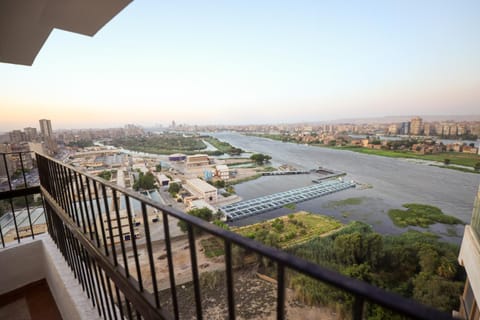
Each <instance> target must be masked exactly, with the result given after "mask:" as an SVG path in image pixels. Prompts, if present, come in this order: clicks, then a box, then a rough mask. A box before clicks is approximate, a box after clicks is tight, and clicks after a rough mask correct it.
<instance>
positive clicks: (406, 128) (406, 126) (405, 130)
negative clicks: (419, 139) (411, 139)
mask: <svg viewBox="0 0 480 320" xmlns="http://www.w3.org/2000/svg"><path fill="white" fill-rule="evenodd" d="M409 133H410V122H402V124H401V126H400V134H409Z"/></svg>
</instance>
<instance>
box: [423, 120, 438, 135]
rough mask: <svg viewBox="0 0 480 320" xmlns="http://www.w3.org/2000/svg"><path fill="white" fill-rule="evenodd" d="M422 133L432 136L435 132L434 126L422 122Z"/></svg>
mask: <svg viewBox="0 0 480 320" xmlns="http://www.w3.org/2000/svg"><path fill="white" fill-rule="evenodd" d="M423 134H424V135H426V136H432V135H434V134H435V127H434V126H432V125H431V124H430V123H424V124H423Z"/></svg>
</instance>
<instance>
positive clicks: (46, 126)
mask: <svg viewBox="0 0 480 320" xmlns="http://www.w3.org/2000/svg"><path fill="white" fill-rule="evenodd" d="M39 123H40V132H41V133H42V138H43V139H45V138H47V137H52V138H53V132H52V122H51V121H50V120H47V119H41V120H39Z"/></svg>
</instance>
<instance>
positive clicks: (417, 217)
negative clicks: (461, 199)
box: [388, 203, 463, 228]
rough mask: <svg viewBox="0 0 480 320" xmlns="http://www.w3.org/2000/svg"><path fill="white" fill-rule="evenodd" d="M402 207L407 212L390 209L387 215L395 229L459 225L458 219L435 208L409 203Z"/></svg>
mask: <svg viewBox="0 0 480 320" xmlns="http://www.w3.org/2000/svg"><path fill="white" fill-rule="evenodd" d="M403 207H405V208H407V210H399V209H391V210H389V211H388V215H389V216H390V218H391V219H392V221H393V223H394V224H395V225H396V226H397V227H407V226H420V227H423V228H427V227H428V226H429V225H431V224H434V223H436V222H438V223H444V224H461V223H463V222H462V221H461V220H460V219H458V218H455V217H452V216H449V215H446V214H444V213H443V212H442V210H440V209H439V208H437V207H433V206H428V205H423V204H415V203H409V204H404V205H403Z"/></svg>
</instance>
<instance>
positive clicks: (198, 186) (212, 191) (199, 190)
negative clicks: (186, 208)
mask: <svg viewBox="0 0 480 320" xmlns="http://www.w3.org/2000/svg"><path fill="white" fill-rule="evenodd" d="M183 188H184V189H185V190H187V191H188V192H190V193H191V194H192V195H194V196H196V197H197V198H199V199H204V200H205V201H207V202H208V203H215V202H217V188H215V187H214V186H212V185H210V184H208V183H206V182H205V181H203V180H200V179H198V178H195V179H189V180H187V181H186V182H185V184H184V185H183Z"/></svg>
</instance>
